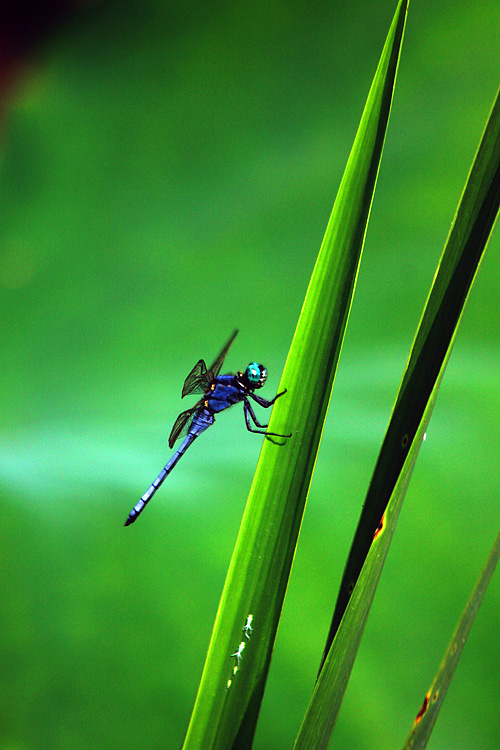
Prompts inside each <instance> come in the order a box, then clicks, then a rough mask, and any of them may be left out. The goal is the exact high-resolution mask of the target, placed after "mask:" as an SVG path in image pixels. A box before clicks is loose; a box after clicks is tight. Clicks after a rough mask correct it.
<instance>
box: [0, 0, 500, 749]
mask: <svg viewBox="0 0 500 750" xmlns="http://www.w3.org/2000/svg"><path fill="white" fill-rule="evenodd" d="M137 6H138V4H136V3H132V2H130V1H128V2H120V3H118V2H101V3H95V4H92V3H88V4H82V7H81V8H80V10H79V12H78V13H75V14H74V15H73V16H71V17H69V18H68V19H67V20H66V21H65V23H64V24H63V25H62V26H60V27H59V29H58V30H57V32H55V33H53V34H52V35H51V36H50V37H49V38H47V39H46V40H45V43H44V45H43V47H42V48H41V50H40V51H39V54H38V56H37V57H36V61H33V62H32V64H31V65H30V66H28V67H26V68H25V70H24V72H23V74H22V76H21V77H20V79H19V80H18V81H17V83H16V85H15V86H14V87H12V88H11V89H10V92H9V99H8V102H7V104H6V108H5V110H4V115H3V133H2V142H1V144H0V219H1V220H0V252H1V256H0V288H1V297H0V304H1V312H2V326H1V336H2V344H1V356H2V378H1V381H0V382H1V385H0V388H1V404H2V408H1V419H2V431H1V438H0V439H1V451H0V461H1V482H0V494H1V508H2V510H1V523H0V550H1V552H0V559H1V570H2V586H1V588H0V603H1V607H0V617H1V623H2V638H1V641H0V665H1V666H0V686H1V692H0V697H1V700H0V748H1V749H2V750H42V749H45V748H49V749H50V750H59V749H61V750H62V749H63V748H64V750H68V749H69V748H71V749H73V748H74V749H75V750H79V749H80V748H89V747H96V748H113V749H114V748H120V750H128V748H136V747H141V748H144V749H145V750H153V749H156V748H176V747H179V746H180V744H181V742H182V739H183V736H184V732H185V730H186V727H187V723H188V719H189V714H190V711H191V707H192V704H193V701H194V698H195V694H196V690H197V685H198V681H199V677H200V674H201V669H202V666H203V661H204V656H205V652H206V648H207V645H208V641H209V637H210V631H211V626H212V623H213V620H214V617H215V613H216V609H217V605H218V601H219V596H220V593H221V590H222V586H223V582H224V577H225V571H226V570H227V567H228V564H229V560H230V556H231V551H232V547H233V544H234V541H235V539H236V534H237V530H238V525H239V521H240V518H241V515H242V513H243V509H244V504H245V500H246V496H247V493H248V490H249V487H250V483H251V480H252V476H253V471H254V468H255V465H256V462H257V458H258V454H259V450H260V445H261V438H259V437H258V436H255V435H250V434H249V433H247V431H246V430H245V427H244V421H243V414H242V413H241V412H240V410H239V409H237V408H236V409H234V410H233V411H231V412H228V413H227V414H224V415H221V417H220V419H218V420H217V425H216V427H214V428H213V430H210V432H209V433H207V435H206V436H203V438H202V439H200V441H199V442H197V443H196V445H195V446H193V448H192V449H191V450H190V451H189V452H188V453H187V455H186V457H185V458H184V459H183V460H182V462H181V463H180V464H179V466H178V467H177V468H176V470H175V472H174V473H173V474H172V476H171V477H170V478H169V479H168V481H167V482H166V483H165V485H164V486H163V487H162V489H161V491H160V492H159V493H158V495H157V496H156V498H155V500H154V501H153V502H152V503H151V505H150V507H149V508H148V510H147V511H146V512H145V513H144V515H143V516H142V517H141V519H140V521H139V522H138V523H137V524H136V525H134V526H132V527H131V528H128V529H124V528H123V523H124V521H125V518H126V516H127V514H128V512H129V511H130V509H131V507H132V505H133V504H134V503H135V502H136V501H137V499H138V498H139V496H140V495H141V494H142V492H144V490H145V489H146V488H147V487H148V485H149V484H150V482H151V481H152V480H153V479H154V478H155V476H156V475H157V473H158V472H159V470H160V469H161V468H162V466H163V464H164V463H165V462H166V460H167V459H168V457H169V455H170V452H169V450H168V445H167V439H168V434H169V431H170V428H171V425H172V423H173V421H174V419H175V418H176V416H177V414H178V413H179V412H180V411H181V410H182V409H183V408H186V406H185V405H184V403H183V402H181V401H180V391H181V387H182V383H183V381H184V378H185V376H186V375H187V373H188V372H189V370H190V369H191V367H192V366H193V365H194V363H195V362H196V361H197V359H198V358H199V357H204V358H206V359H207V360H210V359H211V358H212V357H213V356H214V355H215V354H216V353H217V351H218V349H219V348H220V347H221V345H222V344H223V343H224V341H225V340H226V338H227V336H228V335H229V334H230V332H231V330H232V329H233V328H234V327H239V328H240V334H239V336H238V339H237V340H236V342H235V344H234V346H233V349H232V350H231V353H230V355H229V357H228V360H227V363H226V364H227V369H228V370H229V371H231V370H235V369H237V368H241V367H242V366H245V365H246V364H247V363H248V362H249V361H251V360H252V359H258V360H259V361H263V362H265V363H266V365H267V367H268V369H269V373H270V376H269V380H268V384H267V386H266V389H265V392H264V393H263V395H265V396H268V397H270V396H272V395H274V393H275V392H276V389H277V386H278V383H279V378H280V372H281V368H282V367H283V365H284V361H285V358H286V353H287V350H288V347H289V344H290V341H291V338H292V335H293V331H294V328H295V324H296V321H297V317H298V314H299V312H300V308H301V304H302V301H303V297H304V294H305V291H306V288H307V283H308V280H309V276H310V273H311V271H312V267H313V264H314V261H315V258H316V254H317V251H318V249H319V246H320V243H321V239H322V236H323V232H324V230H325V228H326V223H327V220H328V217H329V213H330V210H331V207H332V205H333V200H334V197H335V193H336V190H337V187H338V184H339V180H340V178H341V175H342V172H343V169H344V166H345V163H346V160H347V157H348V154H349V150H350V147H351V144H352V141H353V138H354V135H355V131H356V128H357V124H358V122H359V118H360V116H361V112H362V108H363V106H364V102H365V99H366V96H367V93H368V89H369V86H370V83H371V80H372V77H373V74H374V72H375V68H376V65H377V61H378V57H379V54H380V52H381V50H382V46H383V42H384V39H385V35H386V33H387V31H388V28H389V24H390V21H391V18H392V15H393V12H394V10H395V7H396V1H395V0H377V2H368V0H362V1H359V2H356V3H348V2H346V0H343V1H342V2H331V3H327V2H317V3H313V4H311V3H309V2H306V0H294V1H292V2H279V1H278V2H271V3H270V2H267V0H252V2H248V1H246V0H244V1H243V2H236V3H230V2H221V3H214V4H205V3H203V2H201V1H200V0H198V2H192V3H182V2H166V1H162V0H156V1H155V0H147V1H146V2H144V3H142V4H141V5H140V7H137ZM499 29H500V6H499V4H498V0H463V2H461V3H459V4H457V3H456V2H452V0H444V1H443V2H441V3H439V4H438V3H435V2H433V1H432V0H412V3H411V4H410V10H409V16H408V25H407V31H406V36H405V41H404V45H403V52H402V60H401V64H400V69H399V76H398V81H397V86H396V93H395V99H394V105H393V111H392V116H391V122H390V125H389V131H388V137H387V141H386V147H385V152H384V157H383V160H382V167H381V172H380V176H379V181H378V187H377V191H376V194H375V201H374V205H373V210H372V216H371V220H370V224H369V227H368V235H367V240H366V245H365V251H364V258H363V261H362V264H361V271H360V276H359V281H358V286H357V290H356V291H357V293H356V295H355V298H354V304H353V308H352V313H351V318H350V321H349V325H348V329H347V335H346V340H345V345H344V349H343V353H342V357H341V360H340V368H339V372H338V377H337V381H336V384H335V389H334V393H333V398H332V402H331V408H330V413H329V416H328V420H327V423H326V427H325V431H324V435H323V441H322V445H321V451H320V454H319V459H318V463H317V467H316V473H315V476H314V479H313V484H312V488H311V492H310V496H309V502H308V507H307V512H306V516H305V521H304V525H303V529H302V534H301V537H300V540H299V547H298V552H297V556H296V561H295V565H294V569H293V573H292V579H291V584H290V588H289V593H288V596H287V599H286V602H285V610H284V614H283V618H282V622H281V625H280V629H279V631H278V640H277V643H276V648H275V652H274V657H273V663H272V667H271V672H270V676H269V681H268V690H267V692H266V696H265V700H264V704H263V708H262V714H261V721H260V724H259V728H258V733H257V738H256V747H258V748H262V749H264V750H268V749H275V748H287V747H290V746H291V744H292V742H293V738H294V737H295V734H296V731H297V729H298V726H299V724H300V720H301V717H302V715H303V712H304V710H305V707H306V705H307V701H308V698H309V696H310V693H311V690H312V687H313V684H314V678H315V674H316V670H317V667H318V664H319V660H320V656H321V653H322V649H323V645H324V640H325V638H326V634H327V630H328V626H329V621H330V618H331V615H332V611H333V606H334V601H335V596H336V593H337V589H338V585H339V583H340V577H341V574H342V570H343V565H344V562H345V559H346V555H347V552H348V549H349V545H350V542H351V539H352V535H353V532H354V528H355V525H356V523H357V519H358V516H359V512H360V507H361V504H362V501H363V499H364V494H365V492H366V488H367V486H368V482H369V479H370V476H371V472H372V469H373V466H374V463H375V460H376V457H377V454H378V449H379V447H380V444H381V441H382V438H383V435H384V431H385V427H386V425H387V421H388V419H389V415H390V411H391V407H392V403H393V400H394V397H395V394H396V390H397V387H398V384H399V381H400V377H401V373H402V370H403V367H404V363H405V360H406V356H407V354H408V351H409V348H410V345H411V341H412V338H413V335H414V332H415V328H416V326H417V323H418V320H419V316H420V313H421V311H422V307H423V304H424V301H425V299H426V296H427V292H428V290H429V286H430V283H431V280H432V277H433V274H434V271H435V267H436V264H437V260H438V258H439V255H440V253H441V250H442V247H443V244H444V241H445V239H446V235H447V232H448V229H449V226H450V223H451V220H452V217H453V213H454V210H455V208H456V205H457V203H458V200H459V197H460V193H461V190H462V188H463V185H464V182H465V179H466V175H467V172H468V169H469V167H470V164H471V161H472V158H473V155H474V152H475V150H476V147H477V145H478V142H479V138H480V135H481V132H482V128H483V125H484V123H485V120H486V118H487V115H488V112H489V109H490V106H491V104H492V101H493V98H494V95H495V91H496V88H497V86H498V82H499V67H500V66H499V60H500V58H499V54H498V50H499V48H498V38H499ZM499 251H500V240H499V234H498V230H497V232H496V235H494V236H493V238H492V241H491V243H490V247H489V250H488V253H487V256H486V259H485V262H484V264H483V267H482V269H481V272H480V274H479V277H478V279H477V283H476V286H475V288H474V290H473V293H472V297H471V300H470V304H469V306H468V308H467V310H466V314H465V318H464V321H463V325H462V327H461V330H460V333H459V336H458V340H457V344H456V346H455V350H454V353H453V355H452V358H451V361H450V365H449V367H448V371H447V373H446V376H445V379H444V383H443V386H442V390H441V394H440V396H439V398H438V402H437V406H436V409H435V412H434V415H433V417H432V420H431V424H430V429H429V431H428V439H427V441H426V443H425V444H424V446H423V449H422V451H421V455H420V458H419V461H418V464H417V468H416V471H415V474H414V477H413V481H412V483H411V485H410V490H409V492H408V495H407V499H406V503H405V506H404V508H403V512H402V515H401V519H400V524H399V528H398V530H397V533H396V536H395V539H394V542H393V547H392V549H391V552H390V554H389V558H388V561H387V563H386V567H385V570H384V574H383V577H382V581H381V584H380V588H379V591H378V593H377V597H376V599H375V603H374V607H373V610H372V613H371V616H370V619H369V622H368V627H367V631H366V634H365V637H364V639H363V642H362V645H361V649H360V652H359V656H358V659H357V662H356V665H355V669H354V673H353V677H352V680H351V684H350V687H349V689H348V692H347V695H346V699H345V701H344V705H343V708H342V711H341V714H340V718H339V722H338V724H337V728H336V731H335V734H334V739H333V742H332V747H334V748H344V747H346V746H348V747H349V748H351V750H357V749H359V750H362V749H363V750H364V749H365V748H366V750H368V749H370V750H371V749H372V748H377V749H378V750H385V748H387V749H389V748H395V747H399V746H400V745H401V744H402V742H403V740H404V738H405V736H406V733H407V731H408V730H409V728H410V725H411V722H412V721H413V718H414V717H415V715H416V713H417V711H418V710H419V708H420V705H421V702H422V700H423V696H424V694H425V692H426V690H427V688H428V685H429V683H430V681H431V678H432V676H433V674H434V672H435V670H436V668H437V666H438V664H439V661H440V659H441V656H442V653H443V651H444V649H445V647H446V645H447V642H448V640H449V637H450V635H451V632H452V630H453V627H454V625H455V622H456V620H457V619H458V616H459V614H460V612H461V610H462V608H463V606H464V604H465V602H466V600H467V598H468V596H469V593H470V590H471V588H472V586H473V584H474V581H475V579H476V578H477V576H478V575H479V572H480V569H481V567H482V565H483V562H484V560H485V558H486V556H487V554H488V552H489V549H490V547H491V545H492V543H493V541H494V538H495V536H496V534H497V532H498V516H499V514H498V501H499V491H500V471H499V467H498V441H499V437H500V417H499V414H500V375H499V362H500V340H499V330H500V311H499V305H498V299H499V284H500V254H499ZM499 605H500V590H499V584H498V580H497V578H494V579H493V581H492V584H491V587H490V590H489V591H488V593H487V595H486V598H485V601H484V604H483V606H482V608H481V610H480V612H479V615H478V618H477V620H476V623H475V626H474V628H473V631H472V634H471V637H470V640H469V643H468V645H467V647H466V649H465V652H464V655H463V657H462V662H461V664H460V666H459V669H458V671H457V674H456V677H455V680H454V682H453V684H452V687H451V689H450V692H449V694H448V698H447V700H446V702H445V704H444V707H443V710H442V712H441V716H440V718H439V721H438V724H437V726H436V729H435V732H434V735H433V738H432V740H431V743H432V747H433V748H434V750H439V749H441V748H443V749H444V748H446V749H448V748H450V747H453V748H454V750H457V749H460V748H475V749H479V750H481V749H482V748H493V747H498V746H499V743H500V717H499V712H498V692H499V687H500V680H499V676H498V675H499V674H500V650H499V647H498V638H499V627H500V611H499Z"/></svg>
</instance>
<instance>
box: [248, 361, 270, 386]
mask: <svg viewBox="0 0 500 750" xmlns="http://www.w3.org/2000/svg"><path fill="white" fill-rule="evenodd" d="M244 378H245V380H246V382H247V383H248V385H249V386H250V388H252V389H254V388H262V386H263V385H264V383H265V382H266V380H267V370H266V368H265V367H264V365H259V364H257V362H250V364H249V365H248V367H247V369H246V370H245V374H244Z"/></svg>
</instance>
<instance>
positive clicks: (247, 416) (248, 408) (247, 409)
mask: <svg viewBox="0 0 500 750" xmlns="http://www.w3.org/2000/svg"><path fill="white" fill-rule="evenodd" d="M243 412H244V414H245V422H246V426H247V430H248V431H249V432H256V433H258V434H259V435H272V436H273V437H282V438H286V437H292V436H291V434H290V435H280V434H279V433H278V432H267V431H266V428H267V427H268V425H267V424H260V422H259V421H258V419H257V417H256V415H255V412H254V410H253V409H252V407H251V406H250V403H249V401H248V399H246V398H245V399H243ZM250 417H252V420H253V422H254V424H255V425H257V427H262V428H263V429H262V430H255V429H254V428H253V427H252V426H251V424H250Z"/></svg>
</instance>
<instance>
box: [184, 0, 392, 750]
mask: <svg viewBox="0 0 500 750" xmlns="http://www.w3.org/2000/svg"><path fill="white" fill-rule="evenodd" d="M406 10H407V0H400V2H399V5H398V8H397V11H396V15H395V19H394V21H393V24H392V26H391V29H390V32H389V36H388V39H387V42H386V44H385V47H384V50H383V53H382V57H381V61H380V63H379V66H378V68H377V72H376V75H375V79H374V82H373V85H372V88H371V90H370V94H369V97H368V101H367V104H366V107H365V110H364V113H363V117H362V120H361V124H360V127H359V129H358V133H357V135H356V139H355V142H354V145H353V149H352V152H351V156H350V158H349V162H348V165H347V167H346V171H345V174H344V177H343V180H342V183H341V186H340V188H339V192H338V195H337V199H336V201H335V205H334V208H333V212H332V216H331V218H330V221H329V223H328V227H327V230H326V234H325V237H324V240H323V243H322V246H321V249H320V253H319V257H318V260H317V262H316V265H315V268H314V272H313V275H312V278H311V281H310V284H309V288H308V292H307V296H306V300H305V302H304V306H303V308H302V312H301V315H300V319H299V322H298V325H297V329H296V332H295V335H294V339H293V342H292V346H291V349H290V353H289V355H288V358H287V362H286V365H285V369H284V372H283V377H282V380H281V385H280V390H282V389H284V388H286V389H287V390H288V393H287V394H286V395H285V396H283V397H282V398H280V399H279V400H278V401H277V402H276V405H275V407H274V409H273V413H272V416H271V421H270V425H269V430H270V431H272V432H276V433H281V434H285V433H289V432H292V433H293V436H292V438H290V439H289V440H279V439H274V438H273V439H272V440H266V441H265V442H264V445H263V447H262V451H261V455H260V459H259V464H258V467H257V471H256V474H255V477H254V481H253V483H252V487H251V490H250V495H249V498H248V502H247V506H246V509H245V513H244V517H243V520H242V524H241V528H240V532H239V535H238V539H237V542H236V547H235V550H234V553H233V557H232V560H231V565H230V568H229V572H228V576H227V579H226V583H225V586H224V591H223V594H222V598H221V602H220V605H219V611H218V614H217V618H216V622H215V626H214V631H213V634H212V639H211V642H210V646H209V651H208V655H207V660H206V663H205V668H204V671H203V675H202V678H201V683H200V687H199V691H198V696H197V699H196V703H195V707H194V710H193V714H192V717H191V722H190V725H189V728H188V732H187V735H186V739H185V742H184V750H192V749H193V748H196V750H199V748H210V749H212V748H220V749H221V750H228V748H231V747H233V748H236V747H237V748H239V749H240V750H241V749H243V748H247V747H250V746H251V743H252V740H253V735H254V732H255V726H256V722H257V718H258V713H259V708H260V703H261V700H262V695H263V692H264V687H265V682H266V678H267V672H268V669H269V664H270V660H271V655H272V648H273V645H274V640H275V636H276V630H277V627H278V622H279V618H280V613H281V608H282V605H283V599H284V596H285V592H286V588H287V585H288V579H289V575H290V569H291V566H292V562H293V557H294V553H295V546H296V543H297V538H298V534H299V530H300V525H301V522H302V516H303V512H304V507H305V502H306V498H307V492H308V489H309V484H310V481H311V477H312V473H313V469H314V463H315V461H316V455H317V450H318V446H319V442H320V439H321V432H322V429H323V424H324V419H325V415H326V412H327V409H328V404H329V400H330V395H331V390H332V386H333V381H334V377H335V371H336V366H337V362H338V358H339V355H340V349H341V346H342V341H343V336H344V331H345V326H346V322H347V318H348V314H349V310H350V305H351V300H352V295H353V292H354V286H355V281H356V276H357V272H358V267H359V262H360V258H361V252H362V247H363V242H364V237H365V232H366V224H367V221H368V217H369V213H370V207H371V202H372V198H373V192H374V189H375V184H376V177H377V174H378V169H379V164H380V159H381V155H382V148H383V143H384V137H385V132H386V128H387V123H388V118H389V114H390V106H391V101H392V94H393V90H394V83H395V77H396V71H397V66H398V60H399V54H400V48H401V43H402V37H403V30H404V25H405V19H406ZM249 614H252V616H253V633H252V635H251V637H250V639H247V640H246V641H244V640H243V639H244V638H245V636H244V635H242V628H243V625H244V623H245V621H246V618H247V617H248V615H249ZM239 643H245V648H244V651H243V656H242V659H241V663H240V668H239V669H238V671H237V673H236V674H233V672H232V670H233V668H234V666H235V659H234V657H233V658H231V656H230V655H231V654H233V653H234V652H235V651H236V649H237V648H238V644H239ZM229 681H230V684H229V687H227V685H228V683H229Z"/></svg>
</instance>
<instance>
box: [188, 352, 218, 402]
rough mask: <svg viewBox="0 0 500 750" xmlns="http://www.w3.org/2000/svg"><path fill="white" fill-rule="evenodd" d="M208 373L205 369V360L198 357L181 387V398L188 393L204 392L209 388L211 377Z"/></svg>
mask: <svg viewBox="0 0 500 750" xmlns="http://www.w3.org/2000/svg"><path fill="white" fill-rule="evenodd" d="M209 375H210V373H209V372H208V371H207V366H206V364H205V362H204V361H203V360H202V359H200V360H198V362H197V363H196V364H195V366H194V367H193V369H192V370H191V372H190V373H189V375H188V376H187V378H186V380H185V381H184V385H183V387H182V398H184V396H188V395H189V394H190V393H205V391H208V389H209V388H210V383H211V382H212V378H211V377H209Z"/></svg>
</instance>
